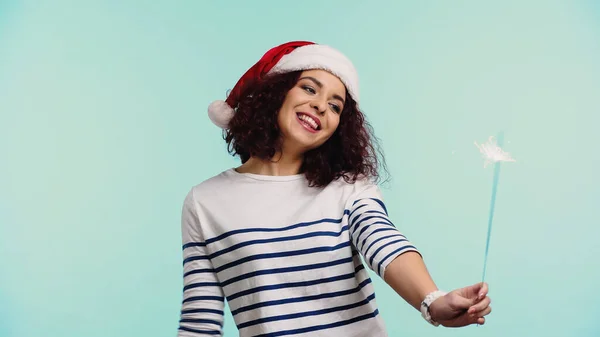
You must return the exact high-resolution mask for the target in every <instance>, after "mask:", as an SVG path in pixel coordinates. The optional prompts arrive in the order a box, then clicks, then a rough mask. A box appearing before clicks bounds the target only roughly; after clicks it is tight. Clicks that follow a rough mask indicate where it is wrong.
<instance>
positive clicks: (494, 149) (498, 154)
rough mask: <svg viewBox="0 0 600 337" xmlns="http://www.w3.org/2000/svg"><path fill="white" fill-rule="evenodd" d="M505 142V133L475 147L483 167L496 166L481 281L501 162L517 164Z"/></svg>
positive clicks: (485, 268) (486, 255) (485, 261)
mask: <svg viewBox="0 0 600 337" xmlns="http://www.w3.org/2000/svg"><path fill="white" fill-rule="evenodd" d="M503 142H504V133H502V132H500V133H499V134H498V137H497V141H496V140H495V139H494V137H490V138H489V139H488V142H487V143H484V144H481V145H480V144H477V143H475V146H477V147H478V148H479V152H481V154H482V156H483V158H484V159H485V162H484V164H483V167H484V168H485V167H487V165H489V164H491V163H493V164H494V180H493V182H492V198H491V200H490V211H489V215H488V229H487V238H486V243H485V254H484V259H483V275H482V277H481V281H482V282H483V281H484V280H485V273H486V270H487V259H488V253H489V249H490V238H491V236H492V222H493V220H494V211H495V207H496V192H497V191H498V180H499V178H500V163H501V162H515V160H514V159H513V158H512V157H511V156H510V154H509V153H507V152H504V151H503V150H502V148H501V146H503Z"/></svg>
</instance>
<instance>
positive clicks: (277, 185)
mask: <svg viewBox="0 0 600 337" xmlns="http://www.w3.org/2000/svg"><path fill="white" fill-rule="evenodd" d="M358 101H359V95H358V76H357V75H356V71H355V69H354V66H353V65H352V63H351V62H350V60H348V59H347V58H346V57H345V56H344V55H342V54H341V53H340V52H339V51H337V50H335V49H333V48H331V47H328V46H323V45H317V44H314V43H310V42H290V43H286V44H283V45H281V46H277V47H275V48H273V49H271V50H269V51H268V52H267V53H266V54H265V55H264V56H263V58H262V59H261V60H260V61H259V62H258V63H256V64H255V65H254V66H253V67H251V68H250V69H249V70H248V71H247V72H246V74H244V76H242V78H241V79H240V80H239V81H238V83H237V84H236V85H235V87H234V89H233V90H232V92H231V94H230V95H229V96H228V98H227V101H226V102H214V103H213V104H211V105H210V106H209V116H210V118H211V120H212V121H213V122H214V123H215V124H217V125H218V126H220V127H222V128H223V129H225V130H226V133H225V140H226V141H227V143H228V145H229V150H230V152H231V153H232V154H234V155H239V156H240V158H241V161H242V165H241V166H239V167H237V168H232V169H228V170H226V171H224V172H222V173H220V174H218V175H217V176H214V177H212V178H210V179H208V180H206V181H204V182H202V183H200V184H198V185H196V186H194V187H192V189H191V190H190V191H189V193H188V194H187V196H186V198H185V201H184V206H183V215H182V233H183V258H184V260H183V268H184V291H183V303H182V311H181V320H180V325H179V336H180V337H183V336H220V335H221V334H222V327H223V315H224V313H223V309H224V302H225V299H227V302H228V304H229V307H230V309H231V314H232V316H233V318H234V320H235V323H236V326H237V328H238V330H239V334H240V336H242V337H245V336H288V335H298V336H348V337H353V336H355V337H358V336H372V337H379V336H387V332H386V329H385V326H384V322H383V320H382V318H381V316H380V315H379V309H378V306H377V303H376V300H375V293H374V288H373V286H372V284H371V279H370V276H369V274H368V273H367V272H366V269H365V264H366V266H367V267H368V268H370V269H371V270H373V271H374V272H375V273H377V275H378V276H380V277H382V278H383V279H384V280H385V281H386V282H387V283H388V284H389V285H390V286H391V287H392V288H393V289H394V290H395V291H396V292H397V293H398V294H399V295H400V296H401V297H402V298H404V299H405V300H406V301H407V302H408V303H410V305H412V306H414V307H415V309H418V310H420V311H421V313H422V316H423V317H424V318H425V319H426V320H427V321H428V322H430V323H431V324H433V325H436V326H437V325H439V324H443V325H445V326H454V327H457V326H465V325H469V324H474V323H479V324H483V323H484V322H485V320H484V316H486V315H487V314H489V313H490V310H491V309H490V307H489V303H490V299H489V297H487V285H486V284H482V283H478V284H475V285H472V286H468V287H465V288H461V289H457V290H454V291H452V292H450V293H445V292H443V291H440V290H438V289H437V287H436V285H435V284H434V282H433V281H432V280H431V277H430V276H429V274H428V272H427V269H426V267H425V265H424V263H423V260H422V258H421V255H420V253H419V252H418V250H417V248H415V246H413V245H412V243H410V242H409V241H408V239H407V238H406V237H405V236H404V235H403V234H402V233H401V232H400V231H399V230H398V229H397V228H396V227H395V226H394V224H393V223H392V221H391V219H390V218H389V217H388V213H387V209H386V207H385V204H384V202H383V198H382V195H381V192H380V190H379V188H378V187H377V185H376V182H375V180H376V178H378V160H377V156H376V154H375V151H374V146H373V141H372V138H373V137H371V133H370V128H369V126H368V124H367V122H366V121H365V118H364V115H363V113H362V112H361V111H360V110H359V109H358ZM361 257H362V259H361Z"/></svg>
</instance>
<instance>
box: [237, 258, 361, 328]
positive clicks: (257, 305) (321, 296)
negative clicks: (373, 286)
mask: <svg viewBox="0 0 600 337" xmlns="http://www.w3.org/2000/svg"><path fill="white" fill-rule="evenodd" d="M360 267H362V268H360V270H362V269H364V266H363V265H360ZM358 271H359V270H358V269H357V272H358ZM370 283H371V278H369V277H367V279H366V280H364V281H362V282H361V283H360V284H359V285H358V286H356V287H355V288H352V289H348V290H341V291H334V292H331V293H326V294H319V295H312V296H302V297H294V298H286V299H282V300H273V301H265V302H260V303H255V304H252V305H248V306H245V307H241V308H238V309H237V310H233V311H232V312H231V314H232V315H233V316H235V315H237V314H239V313H242V312H245V311H248V310H254V309H258V308H262V307H269V306H273V305H282V304H288V303H298V302H307V301H312V300H320V299H324V298H333V297H339V296H346V295H351V294H354V293H357V292H359V291H360V290H361V289H362V288H364V287H365V286H366V285H367V284H370Z"/></svg>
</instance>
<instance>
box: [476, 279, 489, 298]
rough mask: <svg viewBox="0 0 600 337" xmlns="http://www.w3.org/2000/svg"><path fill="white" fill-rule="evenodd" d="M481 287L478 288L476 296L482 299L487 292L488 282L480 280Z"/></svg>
mask: <svg viewBox="0 0 600 337" xmlns="http://www.w3.org/2000/svg"><path fill="white" fill-rule="evenodd" d="M479 284H480V286H481V288H480V289H479V294H478V295H477V297H478V298H479V299H482V298H483V297H484V296H487V294H488V284H487V283H485V282H481V283H479Z"/></svg>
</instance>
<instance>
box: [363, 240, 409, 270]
mask: <svg viewBox="0 0 600 337" xmlns="http://www.w3.org/2000/svg"><path fill="white" fill-rule="evenodd" d="M404 241H408V240H406V239H400V240H396V241H392V242H388V243H386V244H385V245H382V246H381V247H379V248H377V250H376V251H375V253H373V255H372V256H371V258H370V259H369V264H370V265H373V259H374V258H375V256H377V254H379V252H380V251H381V250H382V249H384V248H385V247H387V246H389V245H393V244H395V243H398V242H404ZM381 261H383V260H381ZM380 264H381V262H380Z"/></svg>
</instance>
